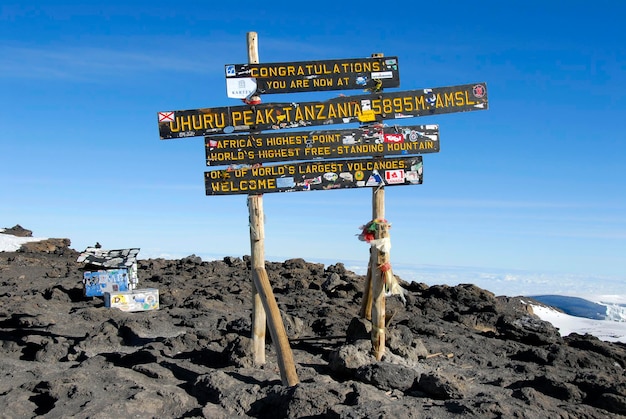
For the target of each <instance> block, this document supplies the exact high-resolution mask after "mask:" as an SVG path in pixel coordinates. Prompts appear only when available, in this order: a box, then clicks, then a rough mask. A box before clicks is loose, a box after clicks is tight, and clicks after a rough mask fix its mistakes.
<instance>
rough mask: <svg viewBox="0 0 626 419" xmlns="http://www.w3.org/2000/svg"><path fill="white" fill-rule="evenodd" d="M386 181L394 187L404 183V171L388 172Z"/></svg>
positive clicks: (386, 172)
mask: <svg viewBox="0 0 626 419" xmlns="http://www.w3.org/2000/svg"><path fill="white" fill-rule="evenodd" d="M385 181H386V182H387V183H388V184H390V185H392V184H394V183H404V170H402V169H397V170H387V171H385Z"/></svg>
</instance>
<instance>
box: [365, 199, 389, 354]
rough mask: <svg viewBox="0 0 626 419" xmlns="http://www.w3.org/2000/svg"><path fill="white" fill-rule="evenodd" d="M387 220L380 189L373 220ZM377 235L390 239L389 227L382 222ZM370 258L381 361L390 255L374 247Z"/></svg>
mask: <svg viewBox="0 0 626 419" xmlns="http://www.w3.org/2000/svg"><path fill="white" fill-rule="evenodd" d="M384 218H385V188H384V187H379V188H376V189H374V190H373V192H372V219H373V220H384ZM377 227H378V228H377V229H376V233H375V238H376V239H386V238H388V237H389V225H388V224H387V223H386V222H380V223H379V224H378V226H377ZM370 254H371V257H370V266H369V270H371V272H372V275H371V278H372V279H371V285H370V288H371V291H370V292H371V294H370V300H371V302H370V307H371V319H372V352H373V354H374V356H375V357H376V359H377V360H378V361H380V360H381V359H382V357H383V355H384V353H385V277H386V275H385V273H384V272H383V270H382V269H381V267H383V266H387V265H388V264H389V253H387V252H383V251H381V250H379V249H377V248H375V247H373V246H372V249H371V253H370Z"/></svg>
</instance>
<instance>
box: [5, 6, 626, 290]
mask: <svg viewBox="0 0 626 419" xmlns="http://www.w3.org/2000/svg"><path fill="white" fill-rule="evenodd" d="M25 3H28V5H25ZM84 3H87V2H77V1H76V2H72V1H31V2H16V1H12V0H8V1H4V2H3V3H2V5H0V51H1V52H2V53H1V54H0V83H1V85H2V90H1V93H0V106H1V109H2V113H3V118H2V121H3V123H2V130H1V131H0V135H1V139H2V140H1V142H0V144H1V148H0V151H1V153H0V154H1V156H2V158H1V163H0V184H1V185H2V186H0V227H11V226H13V225H15V224H18V223H19V224H21V225H22V226H24V227H26V228H29V229H31V230H33V231H34V234H35V235H36V236H45V237H68V238H70V239H71V240H72V247H73V248H75V249H77V250H82V249H84V248H85V247H87V246H89V245H92V244H94V243H95V242H96V241H99V242H100V243H102V244H103V246H104V247H105V248H120V247H140V248H141V249H142V251H141V253H140V256H141V257H155V256H159V255H165V256H168V255H169V256H172V257H179V256H186V255H189V254H192V253H194V254H197V255H210V254H215V255H232V256H241V255H245V254H249V252H250V243H249V233H248V210H247V206H246V196H245V195H233V196H206V195H205V192H204V181H203V173H204V171H205V170H207V167H206V166H205V161H204V142H203V139H202V138H201V137H195V138H188V139H183V140H168V141H162V140H159V133H158V128H157V117H156V114H157V112H158V111H167V110H182V109H197V108H202V107H217V106H228V105H238V104H240V102H239V101H237V100H235V99H229V98H227V97H226V89H225V79H224V71H223V69H224V64H233V63H245V62H246V61H247V48H246V33H247V32H250V31H255V32H257V33H258V37H259V55H260V60H261V61H262V62H285V61H310V60H327V59H339V58H359V57H368V56H370V55H371V54H372V53H374V52H383V53H385V55H388V56H397V57H398V58H399V62H400V79H401V84H400V87H399V88H396V89H389V90H388V91H398V90H412V89H420V88H428V87H442V86H452V85H459V84H467V83H474V82H486V83H487V86H488V91H489V110H487V111H481V112H468V113H457V114H448V115H437V116H430V117H421V118H412V119H410V120H409V121H407V123H410V124H439V127H440V133H441V151H440V152H439V153H436V154H427V155H425V156H424V183H423V185H419V186H406V187H394V188H388V189H387V190H386V218H387V219H388V220H389V222H390V223H391V224H392V229H391V240H392V246H393V247H392V251H391V260H392V264H393V263H397V264H403V265H406V264H409V265H434V266H439V267H442V269H443V267H446V266H453V267H459V266H461V267H464V266H465V267H472V271H476V269H474V268H478V269H496V270H498V272H507V271H508V270H510V272H512V275H515V272H518V273H519V272H521V271H523V272H532V273H533V274H534V275H550V274H551V273H562V274H569V275H581V276H587V277H588V278H590V280H595V279H594V278H599V277H603V276H607V277H610V278H612V279H613V280H615V279H618V280H623V279H626V257H625V256H624V255H625V254H626V166H625V165H624V159H625V158H626V141H625V134H624V133H625V132H626V118H625V115H626V113H625V111H626V46H624V44H625V41H626V32H624V29H623V22H624V20H625V19H626V5H622V4H621V3H620V2H616V1H602V0H601V1H596V2H593V3H590V2H583V1H577V0H574V1H570V2H567V6H565V5H564V3H561V2H556V1H554V2H543V1H542V2H539V1H524V2H507V3H502V2H495V1H484V2H480V3H471V4H470V3H467V2H456V1H442V2H427V3H420V2H403V1H400V2H396V3H394V4H393V6H389V7H386V6H381V4H380V3H379V2H372V3H369V2H362V3H360V4H358V5H354V6H349V7H347V6H341V7H339V6H338V4H337V3H336V2H326V1H318V2H314V3H311V4H308V5H303V6H301V7H299V8H297V9H294V8H292V7H289V6H286V4H288V3H285V4H284V5H273V4H270V3H268V4H267V5H265V4H263V3H259V2H248V1H238V2H236V3H229V2H217V3H216V2H201V1H179V2H175V3H172V2H155V1H150V2H148V1H133V0H129V1H124V2H121V1H117V0H111V1H107V2H101V3H102V4H99V5H95V4H84ZM266 3H267V2H266ZM545 3H547V4H545ZM339 93H344V94H361V92H359V91H346V92H312V93H306V94H292V95H271V96H270V95H266V96H265V97H264V98H263V99H264V102H266V103H267V102H271V101H294V100H300V101H315V100H325V99H327V98H330V97H332V96H333V95H337V94H339ZM263 203H264V209H265V215H266V223H265V229H266V240H265V251H266V255H267V257H268V259H271V260H284V259H287V258H291V257H303V258H305V259H307V260H314V259H324V260H328V261H348V260H350V261H359V260H362V261H363V262H364V263H365V262H366V261H367V258H368V248H367V245H366V244H365V243H363V242H360V241H358V239H357V237H356V235H357V234H358V233H359V227H360V226H361V225H362V224H365V223H367V222H368V221H369V220H370V218H371V190H369V189H367V190H364V189H356V190H334V191H317V192H310V193H302V192H298V193H290V194H266V195H265V196H264V200H263ZM455 273H456V274H458V270H457V268H455ZM461 276H462V275H461ZM468 278H471V276H468ZM461 282H462V278H461ZM625 282H626V281H625Z"/></svg>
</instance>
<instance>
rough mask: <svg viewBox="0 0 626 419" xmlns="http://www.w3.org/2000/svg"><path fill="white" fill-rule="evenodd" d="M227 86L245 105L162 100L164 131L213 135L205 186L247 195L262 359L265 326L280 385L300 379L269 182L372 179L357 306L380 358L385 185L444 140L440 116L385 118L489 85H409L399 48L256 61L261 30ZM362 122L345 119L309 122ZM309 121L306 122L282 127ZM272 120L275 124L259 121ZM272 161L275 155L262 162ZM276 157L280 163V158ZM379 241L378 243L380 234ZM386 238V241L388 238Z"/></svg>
mask: <svg viewBox="0 0 626 419" xmlns="http://www.w3.org/2000/svg"><path fill="white" fill-rule="evenodd" d="M225 72H226V78H227V92H228V96H229V97H236V98H242V99H243V100H244V102H245V103H246V104H245V105H239V106H226V107H217V108H202V109H191V110H182V111H166V112H158V114H157V118H158V128H159V135H160V138H161V139H162V140H167V139H175V138H186V137H195V136H205V150H206V156H205V157H206V164H207V166H226V167H225V168H215V169H213V170H209V171H207V172H205V174H204V177H205V188H206V194H207V195H233V194H246V195H248V212H249V225H250V246H251V262H252V269H251V277H252V281H253V314H252V323H253V324H252V329H253V330H252V340H253V353H254V362H255V364H257V365H258V364H263V363H265V327H266V324H267V327H268V328H269V330H270V333H271V335H272V341H273V342H274V344H275V345H276V351H277V355H278V364H279V367H280V373H281V379H282V382H283V384H284V385H289V386H293V385H295V384H297V383H298V377H297V375H296V371H295V364H294V362H293V355H292V353H291V348H290V347H289V342H288V339H287V335H286V332H285V328H284V325H283V323H282V321H281V319H280V312H279V310H278V305H277V304H276V301H275V298H274V295H273V292H272V288H271V285H270V283H269V280H268V277H267V272H266V271H265V260H264V257H265V251H264V238H265V237H264V236H265V232H264V226H263V219H264V213H263V194H265V193H273V192H297V191H314V190H332V189H344V188H363V187H370V188H372V221H371V222H370V223H368V225H369V226H370V227H371V228H373V230H372V231H373V233H372V237H371V238H372V247H371V249H370V261H369V267H368V274H367V278H366V286H365V290H364V294H363V303H362V306H361V316H362V317H366V318H368V319H371V321H372V335H371V339H372V347H373V353H374V355H375V357H376V359H378V360H380V359H381V358H382V356H383V355H384V352H385V293H384V290H385V285H386V284H387V285H389V283H390V282H391V281H392V280H393V279H394V276H393V273H392V270H391V265H390V261H389V252H388V245H387V243H389V240H390V239H389V224H388V223H387V221H386V220H385V219H384V218H385V216H384V214H385V209H384V186H402V185H419V184H421V183H422V181H423V177H422V176H423V169H422V156H421V155H422V154H427V153H436V152H439V127H438V125H410V126H402V125H393V126H388V125H386V123H385V121H387V120H402V119H404V118H410V117H419V116H427V115H437V114H445V113H452V112H468V111H477V110H486V109H487V108H488V97H487V85H486V84H485V83H482V82H481V83H470V84H464V85H458V86H448V87H435V88H428V89H420V90H410V91H404V92H393V93H387V92H382V90H383V89H384V88H385V87H395V86H398V84H399V80H400V79H399V69H398V59H397V57H388V58H384V57H383V56H382V55H381V54H375V55H373V56H372V57H371V58H363V59H343V60H329V61H311V62H291V63H269V64H259V59H258V41H257V35H256V33H255V32H249V33H248V64H229V65H226V66H225ZM356 88H360V89H365V90H368V91H369V92H370V93H368V94H362V95H355V96H341V97H337V98H334V99H331V100H327V101H324V102H301V103H267V104H265V103H261V99H260V97H259V96H258V95H260V94H270V93H290V92H308V91H320V90H337V89H341V90H345V89H356ZM349 123H358V124H359V125H358V126H356V127H351V128H346V129H338V130H328V129H323V130H314V129H310V128H308V127H313V126H322V125H324V126H326V125H331V124H349ZM288 128H307V130H306V131H304V130H302V131H285V132H283V131H280V130H283V129H288ZM261 131H269V132H265V133H263V132H261ZM269 162H275V164H273V165H266V163H269ZM276 162H278V163H276ZM374 243H377V244H376V245H374ZM381 243H382V245H381Z"/></svg>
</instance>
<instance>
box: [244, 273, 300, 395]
mask: <svg viewBox="0 0 626 419" xmlns="http://www.w3.org/2000/svg"><path fill="white" fill-rule="evenodd" d="M252 274H253V277H254V283H255V285H256V289H257V290H258V293H259V294H260V296H261V301H262V302H263V307H264V308H265V312H266V313H268V323H267V325H268V326H269V329H270V335H271V336H272V341H273V342H274V346H275V347H276V355H277V357H278V367H279V369H280V378H281V380H282V382H283V385H287V386H295V385H296V384H298V382H299V380H298V375H297V374H296V366H295V364H294V362H293V353H292V352H291V347H290V346H289V339H288V338H287V332H285V325H284V324H283V322H282V319H281V318H280V310H279V309H278V304H276V299H275V298H274V292H273V291H272V286H271V285H270V281H269V278H268V277H267V271H266V270H265V268H255V269H254V270H253V271H252Z"/></svg>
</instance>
